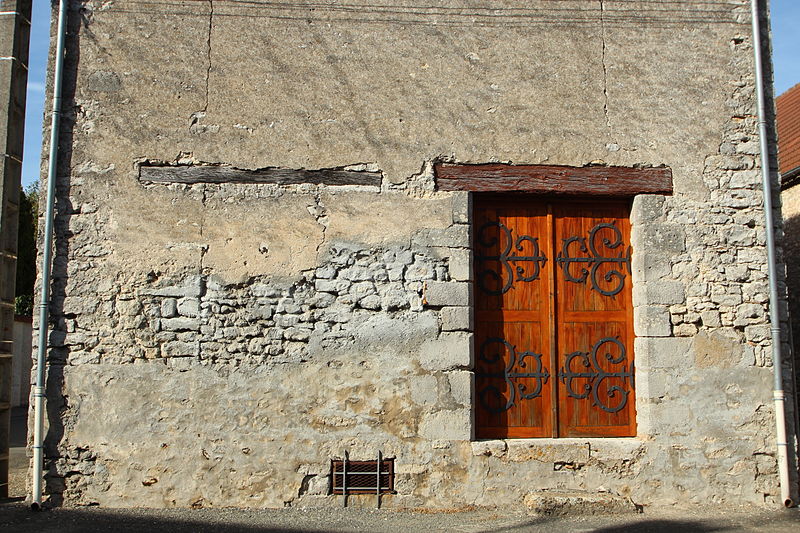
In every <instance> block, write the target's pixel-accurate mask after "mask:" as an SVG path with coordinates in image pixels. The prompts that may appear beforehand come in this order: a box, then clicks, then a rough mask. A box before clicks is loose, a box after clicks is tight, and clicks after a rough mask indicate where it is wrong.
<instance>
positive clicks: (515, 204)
mask: <svg viewBox="0 0 800 533" xmlns="http://www.w3.org/2000/svg"><path fill="white" fill-rule="evenodd" d="M481 200H482V201H480V203H479V204H477V205H476V207H475V211H474V220H475V226H474V228H475V232H474V237H473V245H474V248H473V249H474V265H475V295H476V298H475V305H476V307H475V320H476V324H477V327H476V332H475V376H476V377H475V380H476V381H475V382H476V387H475V391H476V398H475V401H476V411H475V413H476V426H477V437H478V438H500V437H549V436H551V435H552V433H553V422H554V416H553V412H552V405H553V387H552V386H551V385H552V382H553V380H554V379H555V377H554V371H553V367H552V346H553V345H552V333H553V328H552V323H551V320H550V317H551V316H552V315H551V313H552V309H551V305H550V301H551V298H550V293H551V290H552V268H550V263H552V260H551V259H548V258H552V257H553V253H552V249H551V241H550V240H549V239H547V235H548V225H549V224H550V221H549V218H550V215H549V214H548V212H547V205H546V204H541V203H539V204H532V203H530V202H525V201H512V200H509V199H507V198H506V199H503V198H497V199H494V200H493V199H491V198H485V197H484V198H481Z"/></svg>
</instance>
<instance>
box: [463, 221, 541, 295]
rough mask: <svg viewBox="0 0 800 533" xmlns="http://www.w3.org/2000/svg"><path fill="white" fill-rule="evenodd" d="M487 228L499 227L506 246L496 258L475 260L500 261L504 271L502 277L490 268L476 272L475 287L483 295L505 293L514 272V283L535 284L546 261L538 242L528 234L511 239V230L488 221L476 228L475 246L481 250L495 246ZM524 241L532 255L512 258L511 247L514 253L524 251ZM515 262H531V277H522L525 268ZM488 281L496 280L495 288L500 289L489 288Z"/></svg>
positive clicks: (498, 223)
mask: <svg viewBox="0 0 800 533" xmlns="http://www.w3.org/2000/svg"><path fill="white" fill-rule="evenodd" d="M490 228H498V229H499V230H500V232H501V233H502V235H503V239H501V240H504V241H505V247H504V248H503V251H502V252H500V254H499V255H479V254H476V255H475V260H476V261H500V264H501V265H503V270H504V271H505V276H503V275H501V274H500V273H498V272H496V271H495V270H492V269H490V268H489V269H486V270H483V271H481V272H480V273H478V275H477V280H478V286H479V287H480V288H481V290H483V291H484V292H487V293H489V294H493V295H500V294H505V293H506V292H508V290H509V289H510V288H511V286H512V285H513V284H514V281H515V280H514V273H515V272H516V275H517V277H516V281H523V282H524V281H534V280H536V279H538V278H539V274H540V273H541V269H542V267H544V265H545V263H546V262H547V257H545V256H544V255H542V253H541V252H540V251H539V239H538V238H537V237H531V236H530V235H520V236H519V237H517V239H516V240H514V236H513V234H512V233H513V231H514V230H513V229H509V228H508V227H506V226H505V225H504V224H503V223H502V222H499V221H491V222H487V223H486V224H484V225H483V226H481V227H480V229H478V235H477V244H478V245H479V246H480V247H482V248H492V247H494V246H496V245H497V244H498V238H497V237H492V236H489V235H488V233H487V230H489V229H490ZM525 242H529V243H531V245H532V247H533V250H532V253H530V254H529V255H512V254H511V249H512V248H514V249H515V250H516V251H517V252H522V251H523V244H524V243H525ZM511 263H513V264H514V268H513V269H512V268H511ZM517 263H533V272H532V273H531V275H528V276H526V275H525V268H523V267H522V266H520V265H518V264H517ZM504 277H505V279H506V281H505V283H503V278H504ZM489 279H493V280H496V282H495V285H498V286H500V289H499V290H498V289H492V288H490V287H489V286H487V281H488V280H489Z"/></svg>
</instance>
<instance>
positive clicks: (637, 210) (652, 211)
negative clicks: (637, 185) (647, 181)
mask: <svg viewBox="0 0 800 533" xmlns="http://www.w3.org/2000/svg"><path fill="white" fill-rule="evenodd" d="M664 199H665V198H664V196H663V195H660V194H639V195H637V196H635V197H634V199H633V206H632V207H631V224H633V225H634V226H636V225H639V224H649V223H652V222H656V221H658V220H660V219H661V217H663V216H664Z"/></svg>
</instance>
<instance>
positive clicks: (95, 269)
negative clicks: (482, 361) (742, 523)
mask: <svg viewBox="0 0 800 533" xmlns="http://www.w3.org/2000/svg"><path fill="white" fill-rule="evenodd" d="M418 4H419V3H417V2H408V3H405V4H403V5H401V6H397V8H396V9H395V10H393V11H392V12H391V13H388V12H386V9H387V8H383V7H380V6H376V7H375V8H374V10H365V11H363V12H359V13H358V14H357V15H353V14H349V15H347V16H345V15H343V14H342V12H341V10H342V9H345V7H343V6H339V5H338V4H330V5H329V4H321V5H319V6H317V8H316V9H315V10H311V9H306V8H303V7H302V6H300V7H296V8H295V7H292V6H284V7H275V6H272V7H264V8H263V9H262V10H261V11H259V12H258V13H256V12H254V11H251V10H249V9H248V8H247V7H243V6H242V5H236V4H233V3H229V2H219V1H209V2H208V3H207V4H206V3H198V2H187V3H186V5H179V4H175V5H172V4H170V5H166V4H164V5H159V6H155V5H149V4H148V6H149V7H148V8H147V9H143V8H142V7H141V6H138V4H136V3H117V2H94V1H88V0H87V1H83V2H77V1H76V2H73V3H72V10H71V17H72V18H71V21H72V22H71V28H72V35H73V37H72V40H71V41H70V43H69V51H70V55H69V56H68V57H69V58H70V73H69V77H68V80H67V81H68V84H67V85H68V87H71V88H72V89H71V90H72V93H71V95H70V99H71V100H70V105H71V107H70V109H69V111H71V112H72V114H71V115H70V116H69V117H68V120H66V121H65V126H64V127H65V147H67V148H68V150H65V152H64V157H63V160H62V162H61V172H60V176H61V177H60V178H59V179H60V181H59V184H58V185H59V207H58V217H57V247H56V250H57V260H56V263H55V266H54V280H55V281H54V299H53V304H52V307H51V312H52V318H53V323H54V326H53V329H52V333H51V334H50V342H51V346H52V347H51V349H50V351H49V361H50V368H49V376H48V399H49V401H48V409H49V431H48V439H47V459H48V465H47V467H48V470H47V472H48V473H47V490H48V494H49V495H50V497H51V499H52V502H54V503H66V504H87V505H88V504H100V505H104V506H126V505H133V506H254V507H259V506H284V505H300V506H312V505H313V506H316V505H338V503H337V502H336V500H335V498H334V497H333V496H330V495H328V491H329V477H328V476H329V470H330V460H331V459H332V458H340V457H342V456H343V454H344V452H345V451H349V453H350V456H351V458H353V459H371V458H373V457H374V456H375V455H376V453H377V451H378V450H380V451H382V453H383V454H384V456H387V457H394V458H395V459H396V465H397V480H396V489H397V494H396V495H392V496H387V497H386V498H385V499H384V504H385V505H387V506H393V507H440V508H441V507H459V506H464V505H501V506H502V505H519V504H521V503H522V502H523V500H524V498H525V496H526V495H527V494H528V493H530V492H532V491H546V490H556V489H558V490H569V491H583V492H589V493H593V494H596V493H598V492H600V493H611V494H619V495H622V496H626V497H630V498H632V499H633V500H634V501H635V502H637V503H640V504H644V505H656V504H670V503H677V504H684V505H685V504H688V503H700V502H702V503H708V502H714V503H741V502H751V503H773V502H774V501H775V497H776V496H775V495H776V491H777V476H776V463H775V460H774V443H773V441H774V439H773V427H774V421H773V419H772V411H771V404H770V397H771V391H770V383H771V376H772V373H771V369H770V368H769V365H770V360H769V352H770V341H769V328H768V325H767V324H768V322H767V320H768V318H767V312H766V310H767V290H766V287H767V285H766V264H765V261H766V250H765V247H764V231H763V229H764V226H763V212H762V208H761V206H762V201H761V196H760V191H759V188H758V179H759V178H758V175H759V169H758V157H757V149H756V148H757V137H756V132H757V128H756V119H755V117H754V95H753V79H752V75H751V71H752V60H751V58H752V50H751V47H750V42H749V29H750V28H749V18H748V11H747V9H748V6H747V3H746V2H734V3H730V2H722V1H720V2H710V3H707V4H704V6H705V7H703V6H698V5H696V4H692V5H691V6H688V5H687V6H683V5H681V6H680V7H675V8H674V9H673V8H668V9H666V10H662V11H658V12H655V11H652V10H653V7H652V5H651V4H649V3H646V2H645V3H641V5H639V4H636V5H635V6H634V5H633V3H631V2H625V3H622V2H612V1H599V2H597V1H578V0H576V1H574V2H568V3H567V4H568V5H567V6H566V9H567V10H568V11H567V12H562V11H553V10H552V9H549V8H548V6H549V4H548V3H547V2H544V3H538V2H534V3H533V4H535V5H532V4H531V2H513V1H505V2H493V3H492V6H491V9H489V8H488V7H483V6H475V5H472V4H470V5H469V6H468V5H466V4H463V3H461V2H456V1H448V2H443V3H442V5H441V6H440V7H437V8H423V7H421V4H419V5H418ZM137 6H138V7H137ZM549 7H550V8H551V7H552V6H549ZM569 10H572V11H569ZM643 13H644V14H645V15H648V17H649V18H648V17H642V14H643ZM698 21H700V23H701V25H702V29H698ZM78 53H79V55H78ZM154 58H157V59H154ZM700 66H701V67H702V69H703V76H702V77H699V76H697V70H698V68H699V67H700ZM149 161H159V162H161V163H163V164H169V165H174V166H185V165H194V166H198V165H205V164H214V165H222V166H230V167H237V168H241V169H260V168H266V167H271V168H279V169H285V170H286V171H287V172H294V171H300V170H302V169H345V168H347V169H354V170H356V171H358V170H359V169H360V170H366V171H369V172H379V173H380V175H381V177H382V181H381V184H380V186H377V185H376V186H365V185H346V186H335V185H327V184H324V183H323V184H315V185H311V184H301V185H278V184H203V183H201V184H194V185H186V184H179V183H174V184H164V183H159V184H155V183H143V182H142V181H140V179H139V167H138V165H140V164H142V163H143V162H149ZM436 161H449V162H460V163H481V162H489V161H506V162H513V163H519V164H539V163H547V164H565V165H573V166H584V165H587V164H609V165H618V166H639V165H666V166H668V167H670V168H671V169H672V171H673V176H674V189H675V193H674V195H673V196H670V197H664V196H655V195H640V196H638V197H636V198H635V199H634V201H633V208H632V214H631V216H632V219H631V220H632V224H633V237H632V238H633V249H634V255H633V262H634V268H633V273H632V279H633V283H634V302H633V303H634V306H635V316H634V320H635V333H636V335H637V339H636V343H635V352H636V356H635V357H636V365H637V371H636V372H637V373H636V402H637V403H636V405H637V426H638V435H637V437H635V438H622V439H518V440H515V439H508V440H491V441H473V440H472V435H473V431H472V421H471V416H472V415H471V405H472V400H473V391H472V372H471V368H472V359H473V355H472V335H471V329H472V326H473V325H472V323H471V313H470V304H471V294H470V287H471V283H470V279H471V264H470V261H471V256H470V213H471V209H470V196H469V195H468V194H466V193H450V192H441V191H437V190H436V187H435V177H434V174H433V163H434V162H436ZM351 503H352V504H354V505H360V504H363V505H373V504H374V500H372V499H363V498H352V500H351Z"/></svg>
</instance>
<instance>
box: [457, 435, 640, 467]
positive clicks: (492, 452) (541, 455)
mask: <svg viewBox="0 0 800 533" xmlns="http://www.w3.org/2000/svg"><path fill="white" fill-rule="evenodd" d="M470 444H471V446H472V455H474V456H481V455H484V456H494V457H505V458H506V459H507V460H509V461H520V462H521V461H531V460H532V461H542V462H553V463H585V462H586V461H588V460H589V459H590V458H595V459H598V460H623V459H629V458H631V457H632V456H633V455H634V454H636V452H638V451H639V450H641V449H642V448H643V447H644V446H645V440H644V439H643V438H640V437H590V438H563V439H555V438H540V439H488V440H475V441H472V442H471V443H470Z"/></svg>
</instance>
